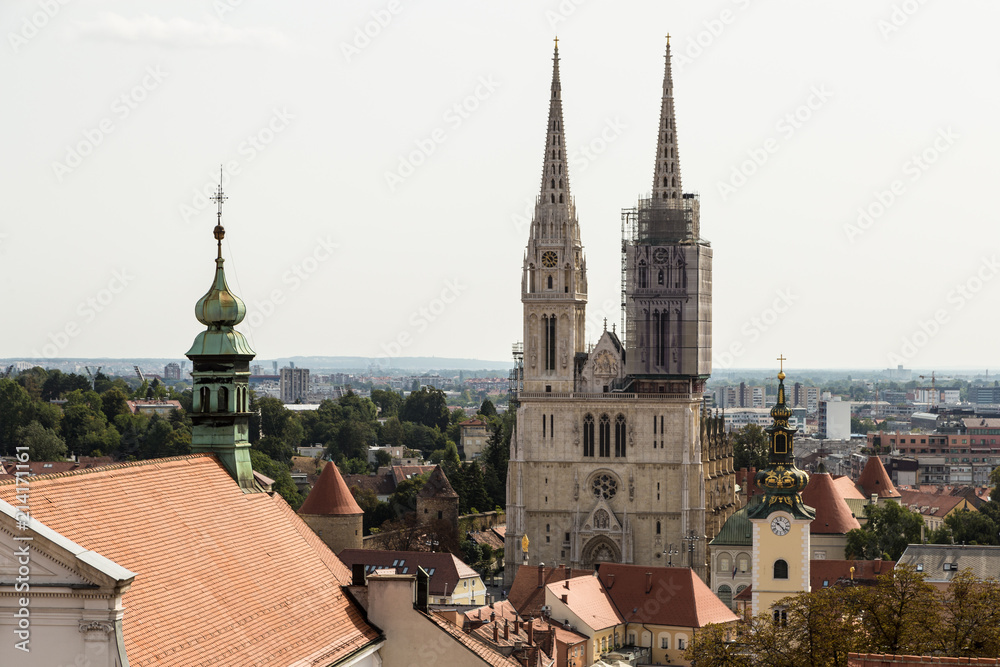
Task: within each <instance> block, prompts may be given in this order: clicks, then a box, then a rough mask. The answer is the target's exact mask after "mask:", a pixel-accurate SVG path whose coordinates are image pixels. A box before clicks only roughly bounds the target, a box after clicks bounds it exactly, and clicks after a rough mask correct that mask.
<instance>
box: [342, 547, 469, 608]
mask: <svg viewBox="0 0 1000 667" xmlns="http://www.w3.org/2000/svg"><path fill="white" fill-rule="evenodd" d="M338 557H339V558H340V560H341V561H343V563H344V565H345V566H346V567H347V568H348V570H350V568H351V567H352V566H353V565H354V564H356V563H361V564H362V565H364V566H365V572H366V573H367V572H372V571H374V570H375V569H388V570H395V571H396V573H397V574H416V572H417V568H418V567H422V568H424V569H425V570H427V572H428V574H430V588H429V590H430V594H431V595H439V596H446V595H448V594H450V593H453V592H454V591H455V585H456V584H458V582H459V581H460V580H461V579H474V578H475V577H478V576H479V573H477V572H476V571H475V570H473V569H472V568H471V567H469V566H468V565H466V564H465V563H463V562H462V561H460V560H459V559H457V558H455V556H453V555H451V554H450V553H442V552H431V551H389V550H387V549H344V550H343V551H341V552H340V554H338Z"/></svg>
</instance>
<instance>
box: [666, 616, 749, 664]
mask: <svg viewBox="0 0 1000 667" xmlns="http://www.w3.org/2000/svg"><path fill="white" fill-rule="evenodd" d="M735 635H736V633H735V631H734V629H733V626H732V625H727V624H722V623H710V624H709V625H706V626H704V627H702V628H700V629H698V630H696V631H695V633H694V637H692V638H691V641H690V642H689V643H688V647H687V649H686V650H685V651H684V659H685V660H689V661H690V662H691V664H692V665H698V667H756V665H757V662H756V661H755V660H754V658H753V656H752V655H751V654H750V653H749V651H748V649H747V645H746V644H745V643H743V642H741V641H739V639H738V638H737V637H736V636H735Z"/></svg>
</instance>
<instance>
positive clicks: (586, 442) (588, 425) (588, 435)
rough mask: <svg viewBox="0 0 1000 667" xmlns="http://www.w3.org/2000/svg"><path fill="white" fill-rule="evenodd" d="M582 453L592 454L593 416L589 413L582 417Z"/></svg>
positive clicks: (585, 454)
mask: <svg viewBox="0 0 1000 667" xmlns="http://www.w3.org/2000/svg"><path fill="white" fill-rule="evenodd" d="M583 455H584V456H593V455H594V418H593V416H591V415H586V416H584V418H583Z"/></svg>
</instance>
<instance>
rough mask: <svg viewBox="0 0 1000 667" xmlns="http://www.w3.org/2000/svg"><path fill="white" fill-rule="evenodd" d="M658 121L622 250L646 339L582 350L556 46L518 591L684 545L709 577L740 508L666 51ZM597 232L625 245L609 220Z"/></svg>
mask: <svg viewBox="0 0 1000 667" xmlns="http://www.w3.org/2000/svg"><path fill="white" fill-rule="evenodd" d="M661 116H662V118H661V120H660V126H661V128H662V129H664V131H658V132H657V142H656V149H657V156H658V157H657V162H656V172H655V173H656V179H657V180H656V186H655V188H654V194H655V198H653V197H651V198H650V199H646V200H642V201H640V203H639V207H637V208H635V209H632V210H631V214H630V218H629V220H630V221H631V222H632V224H631V227H630V229H631V230H632V231H631V232H630V234H629V235H628V237H627V243H624V244H623V246H622V249H623V258H624V259H626V260H627V261H623V266H625V265H626V264H628V267H629V268H628V271H629V275H631V276H633V278H632V282H631V283H630V284H629V285H628V286H627V287H628V289H627V296H628V297H629V301H628V304H629V308H630V310H629V311H628V312H629V313H630V315H629V326H631V327H633V328H634V329H635V330H636V331H637V333H636V335H635V336H633V335H632V331H631V330H629V331H628V332H627V334H628V335H627V337H626V338H625V339H624V340H623V339H622V338H621V337H620V335H621V332H618V331H616V330H615V327H614V326H613V325H612V327H611V329H610V330H608V328H607V326H605V329H604V331H603V332H598V335H597V336H596V338H597V340H596V341H592V342H591V343H590V344H587V345H585V343H584V325H585V322H584V315H585V308H586V300H587V276H586V263H585V260H584V257H583V246H582V244H581V241H580V226H579V223H578V222H577V219H576V211H575V208H574V205H573V200H572V198H571V197H570V191H569V174H568V172H567V165H568V160H567V159H566V154H565V152H564V150H565V138H564V132H563V125H562V100H561V91H560V85H559V52H558V47H557V49H556V54H555V57H554V63H553V74H552V88H551V94H550V98H549V117H548V125H547V126H546V142H545V156H544V160H543V172H542V188H541V193H540V196H539V199H538V201H537V203H536V206H535V215H534V218H533V220H532V225H531V233H530V236H529V239H528V247H527V252H526V254H525V257H524V269H523V276H522V289H521V302H522V304H523V306H524V339H523V356H520V355H519V351H520V350H521V347H520V346H519V345H517V344H515V346H514V350H515V359H516V362H515V363H516V366H515V370H514V373H513V374H512V385H511V403H510V405H511V409H516V410H517V422H516V425H515V428H514V431H513V433H512V435H511V445H510V459H509V463H508V467H507V537H506V545H505V549H504V558H505V577H506V583H507V584H508V585H509V584H510V583H511V581H512V579H513V577H514V576H515V573H516V571H517V568H518V567H519V566H521V565H524V564H528V565H531V566H537V565H540V564H542V563H544V564H546V565H549V566H554V565H557V564H562V565H566V566H567V567H573V568H592V567H594V566H595V565H596V564H597V563H600V562H614V563H632V564H637V565H646V566H656V565H665V564H666V563H667V562H668V560H670V558H671V556H672V554H675V553H678V552H680V553H683V554H684V556H683V562H684V564H686V565H687V564H689V565H690V566H691V567H692V568H693V569H694V570H695V571H696V572H697V573H698V574H699V576H701V577H703V578H705V577H707V571H706V568H705V544H706V543H707V539H706V538H708V539H711V538H712V537H714V536H715V532H714V528H716V527H717V526H721V525H722V523H723V522H724V521H725V519H726V518H728V517H729V515H730V514H732V512H733V511H735V499H736V498H735V485H734V482H735V480H734V476H733V472H732V445H731V441H730V439H729V438H728V436H727V435H726V434H725V433H723V429H722V428H721V426H720V425H719V423H718V422H719V420H718V419H716V420H712V419H711V418H710V417H709V416H708V415H705V414H704V413H703V410H702V394H703V390H704V381H705V379H706V378H707V377H708V374H709V372H710V370H711V358H710V356H709V348H710V346H711V341H710V333H711V316H710V308H709V307H710V305H711V288H712V284H711V277H710V276H711V270H710V266H711V249H710V247H709V245H708V243H707V242H705V241H703V240H701V239H700V237H699V233H698V199H697V197H695V196H692V195H683V194H682V192H683V191H682V189H681V183H680V168H679V166H678V165H679V162H678V160H677V138H676V135H675V134H674V112H673V83H672V80H671V76H670V52H669V47H668V51H667V61H666V75H665V78H664V86H663V102H662V105H661ZM664 179H666V180H664ZM597 230H598V232H602V233H604V234H605V242H613V241H612V239H613V235H614V234H615V231H616V230H613V228H612V226H611V225H604V226H603V227H600V228H597ZM640 266H642V267H645V271H646V273H645V274H644V275H645V276H646V277H645V279H643V280H644V282H642V283H640V282H639V280H640V278H639V271H638V269H639V267H640ZM657 271H659V273H656V272H657ZM608 277H609V278H612V277H611V276H608ZM640 325H641V326H640ZM643 327H645V328H643ZM636 337H642V338H641V344H634V343H633V342H632V341H633V338H636ZM657 345H659V347H656V346H657ZM633 349H634V351H633ZM654 353H655V354H654ZM656 354H658V355H659V358H657V357H656V356H655V355H656ZM634 358H641V359H642V363H639V362H635V363H633V360H634ZM522 364H523V366H522ZM709 517H711V518H709ZM525 538H527V539H525ZM525 545H527V550H524V549H523V548H522V547H523V546H525ZM678 560H680V559H678Z"/></svg>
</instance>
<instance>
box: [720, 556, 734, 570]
mask: <svg viewBox="0 0 1000 667" xmlns="http://www.w3.org/2000/svg"><path fill="white" fill-rule="evenodd" d="M718 569H719V572H725V573H726V574H729V573H730V572H732V571H733V561H732V560H730V558H729V554H720V555H719V560H718Z"/></svg>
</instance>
